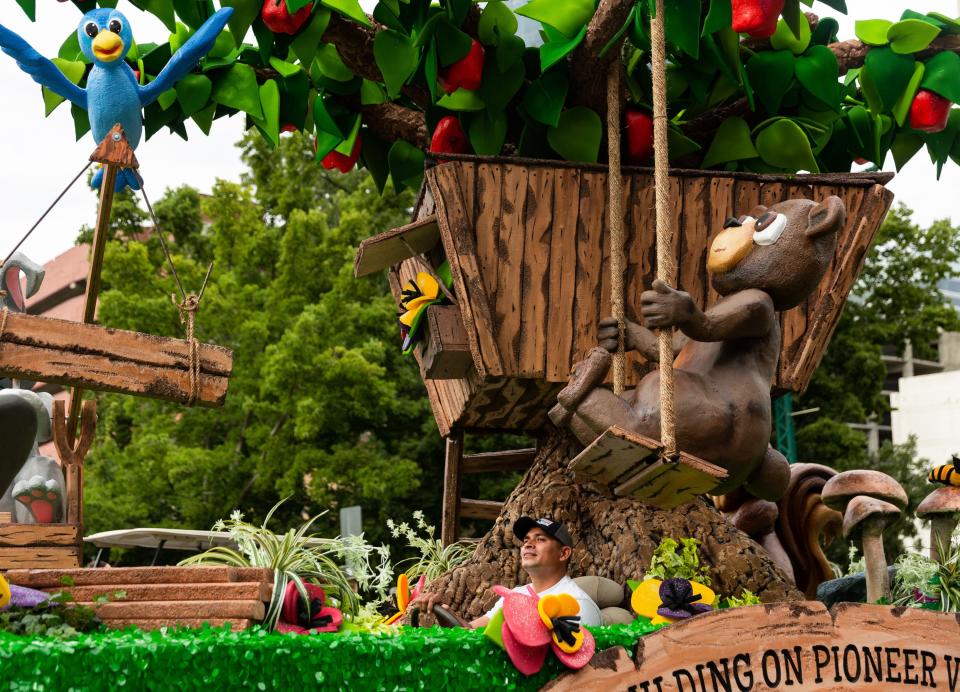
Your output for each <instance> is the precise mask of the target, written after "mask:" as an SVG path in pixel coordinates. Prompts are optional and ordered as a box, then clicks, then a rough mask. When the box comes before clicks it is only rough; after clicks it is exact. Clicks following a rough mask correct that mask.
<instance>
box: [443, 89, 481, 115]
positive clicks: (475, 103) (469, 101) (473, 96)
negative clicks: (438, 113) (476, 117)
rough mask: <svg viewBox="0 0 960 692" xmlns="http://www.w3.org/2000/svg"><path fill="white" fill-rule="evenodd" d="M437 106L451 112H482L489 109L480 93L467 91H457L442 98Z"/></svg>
mask: <svg viewBox="0 0 960 692" xmlns="http://www.w3.org/2000/svg"><path fill="white" fill-rule="evenodd" d="M437 105H438V106H440V107H441V108H446V109H447V110H451V111H482V110H483V109H484V108H486V107H487V106H486V104H484V102H483V99H482V98H480V94H479V93H478V92H476V91H470V90H467V89H457V90H456V91H455V92H453V93H452V94H447V95H446V96H443V97H441V98H440V100H439V101H437Z"/></svg>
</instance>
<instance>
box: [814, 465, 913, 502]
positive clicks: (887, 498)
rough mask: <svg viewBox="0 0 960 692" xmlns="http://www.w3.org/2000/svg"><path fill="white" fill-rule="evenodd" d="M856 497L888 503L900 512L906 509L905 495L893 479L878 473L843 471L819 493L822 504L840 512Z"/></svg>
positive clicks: (864, 470) (860, 470) (861, 470)
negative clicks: (865, 497)
mask: <svg viewBox="0 0 960 692" xmlns="http://www.w3.org/2000/svg"><path fill="white" fill-rule="evenodd" d="M858 495H866V496H867V497H874V498H876V499H878V500H883V501H884V502H889V503H890V504H892V505H895V506H897V507H899V508H900V511H903V510H905V509H906V508H907V493H906V492H905V491H904V489H903V488H901V487H900V484H899V483H897V482H896V481H895V480H894V479H893V478H891V477H890V476H888V475H887V474H885V473H881V472H880V471H869V470H866V469H859V470H857V471H844V472H843V473H838V474H837V475H836V476H834V477H833V478H831V479H830V480H829V481H827V482H826V484H825V485H824V486H823V490H821V491H820V497H821V498H822V499H823V503H824V504H825V505H827V507H829V508H830V509H835V510H838V511H840V512H842V511H844V509H846V507H847V503H849V502H850V501H851V500H852V499H853V498H855V497H857V496H858Z"/></svg>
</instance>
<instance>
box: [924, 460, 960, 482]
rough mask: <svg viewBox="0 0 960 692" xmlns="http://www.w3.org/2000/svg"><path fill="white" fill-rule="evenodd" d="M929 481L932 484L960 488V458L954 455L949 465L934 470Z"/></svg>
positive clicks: (928, 477)
mask: <svg viewBox="0 0 960 692" xmlns="http://www.w3.org/2000/svg"><path fill="white" fill-rule="evenodd" d="M927 480H928V481H930V482H931V483H943V484H944V485H956V486H960V456H957V455H956V454H954V455H953V457H952V459H951V460H950V463H949V464H943V465H942V466H937V467H936V468H934V469H933V470H932V471H931V472H930V475H929V476H927Z"/></svg>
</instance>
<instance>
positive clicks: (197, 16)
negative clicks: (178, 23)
mask: <svg viewBox="0 0 960 692" xmlns="http://www.w3.org/2000/svg"><path fill="white" fill-rule="evenodd" d="M173 8H174V10H176V12H177V16H179V17H180V19H182V20H183V21H184V22H185V23H186V24H187V26H189V27H190V28H191V29H199V28H200V27H201V26H203V23H204V22H205V21H207V19H208V18H209V17H210V15H212V14H213V3H212V2H210V0H173Z"/></svg>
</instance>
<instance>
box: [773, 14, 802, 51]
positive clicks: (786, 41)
mask: <svg viewBox="0 0 960 692" xmlns="http://www.w3.org/2000/svg"><path fill="white" fill-rule="evenodd" d="M799 32H800V33H799V36H798V35H795V34H794V33H793V31H792V30H791V29H790V27H789V26H787V23H786V22H785V21H784V20H782V19H781V20H780V21H779V22H777V30H776V31H775V32H774V34H773V36H771V37H770V45H771V46H772V47H773V49H774V50H788V51H790V52H791V53H793V54H794V55H801V54H803V52H804V51H806V50H807V46H809V45H810V39H811V38H812V34H811V32H810V22H808V21H807V18H806V17H804V18H803V19H802V20H801V21H800V29H799Z"/></svg>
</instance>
